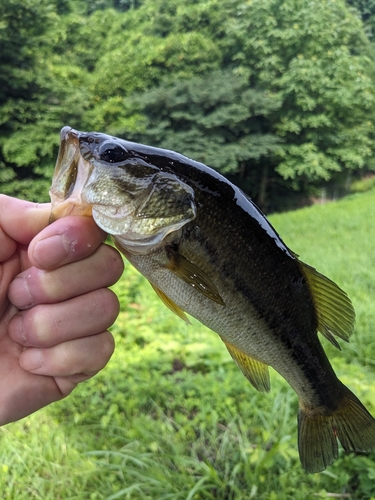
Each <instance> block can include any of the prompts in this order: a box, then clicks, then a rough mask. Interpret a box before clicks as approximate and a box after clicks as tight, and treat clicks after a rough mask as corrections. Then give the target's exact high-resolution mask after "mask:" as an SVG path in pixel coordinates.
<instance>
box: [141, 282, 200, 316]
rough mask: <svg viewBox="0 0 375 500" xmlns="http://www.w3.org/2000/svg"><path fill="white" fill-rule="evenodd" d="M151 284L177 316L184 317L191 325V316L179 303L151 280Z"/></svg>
mask: <svg viewBox="0 0 375 500" xmlns="http://www.w3.org/2000/svg"><path fill="white" fill-rule="evenodd" d="M149 283H150V285H151V286H152V288H153V289H154V290H155V292H156V293H157V295H158V297H159V299H161V301H162V302H163V303H164V304H165V305H166V306H167V307H168V308H169V309H170V310H171V311H172V312H174V313H175V314H177V316H178V317H179V318H181V319H183V320H184V321H185V323H187V324H188V325H191V322H190V320H189V318H188V317H187V316H186V314H185V313H184V311H183V310H182V309H181V308H180V307H178V305H177V304H175V303H174V302H173V300H171V299H170V298H169V297H168V295H165V293H164V292H162V291H161V290H160V288H158V287H157V286H155V285H154V284H153V283H151V281H149Z"/></svg>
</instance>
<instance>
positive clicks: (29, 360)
mask: <svg viewBox="0 0 375 500" xmlns="http://www.w3.org/2000/svg"><path fill="white" fill-rule="evenodd" d="M20 365H21V367H22V368H23V369H24V370H27V371H29V372H31V371H35V370H38V368H42V366H43V357H42V350H41V349H35V348H29V349H26V351H23V353H22V354H21V357H20Z"/></svg>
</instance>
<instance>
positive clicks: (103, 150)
mask: <svg viewBox="0 0 375 500" xmlns="http://www.w3.org/2000/svg"><path fill="white" fill-rule="evenodd" d="M98 154H99V158H100V159H101V160H103V161H106V162H108V163H118V162H119V161H123V160H126V159H127V157H128V152H127V150H126V149H125V148H123V147H122V146H120V145H119V144H118V143H116V142H110V141H106V142H103V144H101V145H100V146H99V148H98Z"/></svg>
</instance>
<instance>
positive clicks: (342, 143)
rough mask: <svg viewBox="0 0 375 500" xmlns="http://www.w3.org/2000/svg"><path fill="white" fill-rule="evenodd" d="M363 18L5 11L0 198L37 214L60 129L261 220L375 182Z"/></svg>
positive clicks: (327, 4) (347, 12)
mask: <svg viewBox="0 0 375 500" xmlns="http://www.w3.org/2000/svg"><path fill="white" fill-rule="evenodd" d="M370 3H371V2H370ZM373 11H374V9H373V8H372V7H371V5H370V4H369V2H360V1H354V0H353V1H348V2H347V3H345V2H344V1H341V0H283V1H281V0H252V1H250V0H247V1H246V0H186V1H185V2H183V3H182V2H179V1H178V0H171V1H169V2H165V1H163V0H143V1H140V0H139V1H134V0H96V1H95V2H90V3H89V4H88V3H87V2H84V1H83V0H54V1H52V2H51V1H47V0H42V1H40V0H27V1H26V2H25V1H24V2H21V1H20V0H4V2H2V3H1V6H0V14H1V16H0V19H1V21H0V28H1V29H0V45H1V47H2V50H1V51H0V190H1V191H2V192H7V193H12V194H16V195H22V196H25V197H28V198H32V199H37V200H42V199H45V198H46V196H47V187H48V185H49V183H50V179H51V175H52V169H53V164H54V158H55V156H56V153H57V148H58V137H59V135H58V132H59V130H60V128H61V127H62V126H64V125H71V126H74V127H77V128H79V129H81V130H83V129H86V130H98V131H103V132H107V133H110V134H114V135H119V136H122V137H124V138H130V139H133V140H137V141H140V142H146V143H149V144H152V145H155V146H161V147H165V148H171V149H174V150H177V151H179V152H181V153H183V154H186V155H188V156H191V157H193V158H195V159H197V160H200V161H203V162H205V163H207V164H209V165H210V166H212V167H214V168H216V169H217V170H219V171H220V172H222V173H223V174H224V175H229V176H230V177H231V178H232V179H233V180H234V181H236V182H237V183H238V184H240V185H241V187H242V188H243V189H245V190H246V192H248V193H249V194H250V195H251V196H253V197H255V199H256V200H257V201H258V203H259V204H260V205H261V206H262V208H265V209H267V208H268V209H276V208H278V205H277V203H275V202H274V201H272V200H275V199H277V193H279V194H280V193H285V192H286V191H287V190H289V192H290V191H293V190H294V191H299V192H308V190H309V189H311V187H314V186H319V185H322V184H324V183H325V182H327V181H330V180H335V179H338V178H339V177H340V176H342V175H347V174H348V173H349V172H354V173H357V172H360V171H368V170H373V169H375V164H374V161H373V158H374V147H373V136H374V111H375V91H374V77H375V71H374V70H375V66H374V64H375V63H374V60H373V57H372V42H371V36H369V33H370V31H369V29H370V28H369V26H370V24H371V22H372V17H373ZM370 21H371V22H370ZM370 35H371V33H370ZM271 195H272V196H271Z"/></svg>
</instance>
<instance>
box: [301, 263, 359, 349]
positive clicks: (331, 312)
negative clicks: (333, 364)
mask: <svg viewBox="0 0 375 500" xmlns="http://www.w3.org/2000/svg"><path fill="white" fill-rule="evenodd" d="M300 264H301V268H302V272H303V274H304V276H305V278H306V280H307V283H308V285H309V288H310V291H311V294H312V297H313V301H314V304H315V308H316V313H317V318H318V330H319V331H320V333H321V334H322V335H324V336H325V337H326V338H327V339H328V340H329V341H330V342H331V343H332V344H333V345H334V346H335V347H337V348H338V349H340V346H339V344H338V342H337V341H336V339H335V338H334V335H336V336H337V337H340V338H341V339H343V340H345V341H346V342H349V337H350V335H351V334H352V333H353V329H354V321H355V312H354V308H353V305H352V303H351V301H350V299H349V297H348V296H347V295H346V293H345V292H344V291H343V290H341V288H339V287H338V286H337V285H336V283H334V282H333V281H331V280H330V279H329V278H327V277H326V276H323V274H320V273H318V271H317V270H316V269H314V268H313V267H311V266H308V265H307V264H305V263H303V262H300Z"/></svg>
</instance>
